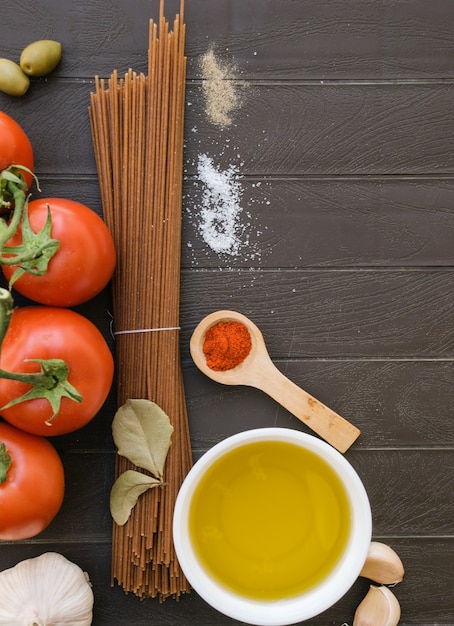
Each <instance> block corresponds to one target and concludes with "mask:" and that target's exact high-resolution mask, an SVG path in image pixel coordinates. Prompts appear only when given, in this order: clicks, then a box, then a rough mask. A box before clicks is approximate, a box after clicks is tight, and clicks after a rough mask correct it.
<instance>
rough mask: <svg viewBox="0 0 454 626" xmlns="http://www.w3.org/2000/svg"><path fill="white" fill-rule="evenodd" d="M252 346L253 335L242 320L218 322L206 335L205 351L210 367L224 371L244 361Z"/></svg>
mask: <svg viewBox="0 0 454 626" xmlns="http://www.w3.org/2000/svg"><path fill="white" fill-rule="evenodd" d="M251 348H252V342H251V335H250V334H249V331H248V329H247V328H246V326H245V325H244V324H242V323H241V322H235V321H228V322H218V323H217V324H215V325H214V326H212V327H211V328H210V329H209V330H208V331H207V332H206V335H205V340H204V343H203V353H204V354H205V357H206V363H207V365H208V367H209V368H210V369H212V370H215V371H217V372H224V371H225V370H230V369H232V368H233V367H236V366H237V365H239V364H240V363H242V362H243V361H244V359H245V358H246V357H247V356H248V354H249V352H250V351H251Z"/></svg>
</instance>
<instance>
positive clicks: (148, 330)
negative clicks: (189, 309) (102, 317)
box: [113, 326, 181, 336]
mask: <svg viewBox="0 0 454 626" xmlns="http://www.w3.org/2000/svg"><path fill="white" fill-rule="evenodd" d="M162 330H181V326H163V327H162V328H132V329H130V330H114V331H113V334H114V336H115V335H134V334H136V333H156V332H160V331H162Z"/></svg>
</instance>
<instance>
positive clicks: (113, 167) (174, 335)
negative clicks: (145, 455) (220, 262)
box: [89, 0, 192, 600]
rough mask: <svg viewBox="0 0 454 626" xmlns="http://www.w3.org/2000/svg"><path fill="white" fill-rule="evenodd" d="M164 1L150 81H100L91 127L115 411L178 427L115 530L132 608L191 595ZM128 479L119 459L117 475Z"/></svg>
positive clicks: (174, 105)
mask: <svg viewBox="0 0 454 626" xmlns="http://www.w3.org/2000/svg"><path fill="white" fill-rule="evenodd" d="M163 4H164V3H163V1H162V0H161V4H160V15H159V32H158V26H157V24H156V23H155V22H154V21H153V20H150V29H149V48H148V75H144V74H143V73H139V74H137V73H136V72H134V71H132V70H131V69H130V70H129V71H128V72H127V73H126V74H125V75H124V76H123V77H120V76H118V73H117V72H116V71H113V73H112V75H111V76H110V78H109V79H107V80H104V79H100V78H99V77H96V82H95V93H92V94H91V100H90V106H89V118H90V123H91V131H92V137H93V145H94V151H95V157H96V163H97V169H98V175H99V181H100V191H101V200H102V207H103V213H104V219H105V221H106V223H107V225H108V227H109V228H110V230H111V233H112V236H113V237H114V241H115V244H116V248H117V255H118V260H117V268H116V272H115V275H114V277H113V284H112V294H113V312H114V327H115V339H116V340H115V352H116V368H117V382H118V394H117V401H118V404H119V405H121V404H123V403H124V402H125V401H126V400H127V399H133V398H145V399H149V400H152V401H154V402H156V403H157V404H158V405H159V406H160V407H161V408H162V409H163V410H164V411H165V412H166V413H167V415H168V416H169V418H170V421H171V423H172V425H173V427H174V433H173V437H172V445H171V447H170V450H169V453H168V456H167V460H166V466H165V474H164V480H165V483H166V484H165V486H164V487H162V488H155V489H150V490H148V491H147V492H146V493H144V494H143V495H142V496H140V498H139V500H138V502H137V504H136V506H135V507H134V509H133V511H132V514H131V516H130V518H129V520H128V521H127V523H126V524H125V525H124V526H118V525H117V524H115V523H114V526H113V537H112V584H114V583H115V581H117V582H118V583H119V584H120V585H121V586H122V587H123V588H124V590H125V591H126V592H133V593H135V594H136V595H138V596H139V597H142V598H144V597H159V599H160V600H164V599H165V598H167V597H169V596H173V597H175V598H178V597H179V595H180V594H181V593H183V592H188V591H189V590H190V589H189V584H188V582H187V580H186V579H185V577H184V575H183V573H182V571H181V568H180V566H179V563H178V561H177V559H176V555H175V550H174V546H173V541H172V517H173V508H174V503H175V499H176V496H177V493H178V490H179V487H180V485H181V483H182V481H183V479H184V477H185V476H186V474H187V472H188V471H189V469H190V467H191V464H192V455H191V447H190V440H189V429H188V420H187V412H186V402H185V394H184V387H183V378H182V371H181V362H180V342H179V298H180V247H181V217H182V211H181V203H182V189H181V187H182V169H183V121H184V101H185V83H186V57H185V56H184V40H185V24H184V20H183V11H184V0H181V6H180V14H179V15H177V16H176V18H175V21H174V24H173V30H170V29H169V24H168V22H167V21H166V19H165V18H164V10H163V9H164V6H163ZM128 468H132V469H137V468H134V467H133V466H132V465H131V464H130V462H129V461H127V460H126V459H125V458H124V457H121V456H119V455H117V460H116V469H115V472H116V476H118V475H120V474H121V473H122V472H123V471H125V470H126V469H128Z"/></svg>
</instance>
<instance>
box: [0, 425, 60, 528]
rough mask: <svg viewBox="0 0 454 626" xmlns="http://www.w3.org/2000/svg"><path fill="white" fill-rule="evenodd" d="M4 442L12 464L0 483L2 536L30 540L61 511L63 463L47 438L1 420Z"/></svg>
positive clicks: (0, 426) (1, 434)
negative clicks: (31, 433) (26, 431)
mask: <svg viewBox="0 0 454 626" xmlns="http://www.w3.org/2000/svg"><path fill="white" fill-rule="evenodd" d="M2 444H4V449H3V450H2V452H3V454H4V452H5V451H6V453H7V454H8V456H9V457H10V464H9V468H8V469H7V472H6V478H5V480H4V482H0V511H1V515H0V539H2V540H16V539H29V538H30V537H34V536H35V535H37V534H38V533H40V532H41V531H43V530H44V529H45V528H47V526H48V525H49V524H50V523H51V521H52V520H53V519H54V517H55V516H56V515H57V513H58V511H59V510H60V507H61V504H62V502H63V496H64V489H65V476H64V470H63V465H62V462H61V460H60V457H59V456H58V453H57V451H56V450H55V448H54V447H53V445H52V444H51V443H50V442H49V441H48V440H47V439H45V438H44V437H37V436H36V435H30V434H29V433H24V432H23V431H21V430H19V429H17V428H13V427H12V426H10V425H9V424H5V423H4V422H1V421H0V447H2ZM1 456H2V454H1V453H0V457H1ZM0 463H1V459H0Z"/></svg>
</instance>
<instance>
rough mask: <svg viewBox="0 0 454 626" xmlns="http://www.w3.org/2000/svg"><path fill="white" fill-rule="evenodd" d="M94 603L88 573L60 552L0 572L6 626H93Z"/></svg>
mask: <svg viewBox="0 0 454 626" xmlns="http://www.w3.org/2000/svg"><path fill="white" fill-rule="evenodd" d="M93 602H94V596H93V591H92V588H91V585H90V583H89V581H88V576H87V575H86V574H85V573H84V572H83V571H82V570H81V568H80V567H79V566H78V565H76V564H75V563H72V562H71V561H68V560H67V559H66V558H65V557H64V556H63V555H61V554H58V553H57V552H46V553H44V554H41V556H38V557H35V558H32V559H26V560H25V561H21V562H20V563H18V564H17V565H15V566H14V567H11V568H10V569H6V570H4V571H3V572H0V625H2V626H69V625H70V626H90V624H91V623H92V620H93Z"/></svg>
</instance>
